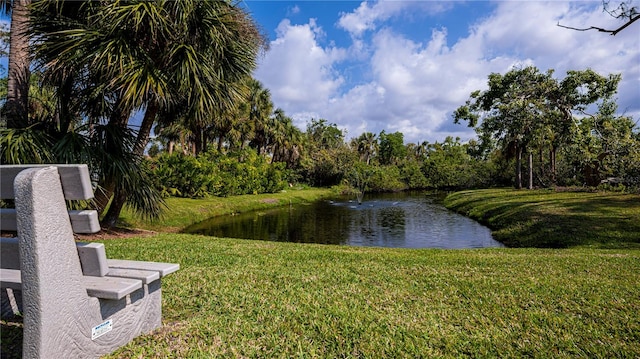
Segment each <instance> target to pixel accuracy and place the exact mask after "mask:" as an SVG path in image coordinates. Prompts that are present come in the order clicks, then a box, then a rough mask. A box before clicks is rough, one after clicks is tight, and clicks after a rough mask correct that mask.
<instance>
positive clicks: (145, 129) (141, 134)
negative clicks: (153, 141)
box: [134, 101, 160, 156]
mask: <svg viewBox="0 0 640 359" xmlns="http://www.w3.org/2000/svg"><path fill="white" fill-rule="evenodd" d="M159 110H160V107H159V106H158V103H156V102H155V101H150V102H149V104H148V105H147V110H146V111H145V112H144V117H143V118H142V124H140V130H138V138H137V139H136V147H135V149H134V151H135V154H136V155H138V156H142V155H143V154H144V149H145V148H146V147H147V143H149V135H150V134H151V128H152V127H153V123H154V122H155V121H156V117H157V115H158V111H159Z"/></svg>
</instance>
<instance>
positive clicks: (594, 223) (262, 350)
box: [2, 189, 640, 358]
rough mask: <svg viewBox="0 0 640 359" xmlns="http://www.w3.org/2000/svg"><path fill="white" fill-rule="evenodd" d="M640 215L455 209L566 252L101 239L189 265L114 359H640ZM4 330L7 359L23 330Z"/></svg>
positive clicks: (634, 206)
mask: <svg viewBox="0 0 640 359" xmlns="http://www.w3.org/2000/svg"><path fill="white" fill-rule="evenodd" d="M289 195H290V194H289ZM274 196H276V197H274V198H275V199H277V198H278V197H277V196H278V195H274ZM270 198H271V197H270ZM246 200H247V201H249V202H250V200H249V199H246ZM256 200H257V201H259V203H260V205H262V204H263V203H266V202H267V201H266V200H265V198H262V197H257V198H256ZM639 200H640V196H637V195H624V194H611V193H608V194H607V193H564V192H553V191H533V192H531V191H511V190H504V189H503V190H482V191H469V192H462V193H459V194H454V195H452V196H450V197H449V198H448V199H447V201H446V203H447V205H448V206H450V207H452V208H453V207H455V208H456V209H457V210H459V211H461V212H463V213H466V214H469V215H471V216H474V217H476V218H479V219H480V220H482V221H483V222H485V223H487V224H488V225H490V226H491V227H492V228H493V229H494V234H496V233H497V234H498V235H497V237H499V238H500V239H501V240H503V241H505V242H507V241H511V242H509V243H512V244H514V243H515V244H518V245H520V246H529V247H544V246H545V245H547V246H552V247H561V248H562V249H553V248H499V249H481V250H437V249H420V250H416V249H389V248H366V247H346V246H328V245H314V244H292V243H279V242H266V241H249V240H242V239H228V238H214V237H205V236H199V235H187V234H178V233H158V234H155V235H152V236H146V237H138V238H128V239H124V238H122V239H113V240H104V241H103V242H104V243H105V245H106V247H107V254H108V256H109V257H111V258H127V259H135V260H152V261H164V262H175V263H180V265H181V269H180V271H178V272H176V273H174V274H172V275H170V276H168V277H167V278H165V279H164V280H163V324H164V325H163V327H162V328H161V329H159V330H158V331H156V332H154V333H152V334H149V335H145V336H141V337H139V338H137V339H135V340H134V341H133V342H131V343H130V344H128V345H127V346H125V347H123V348H121V349H120V350H118V351H117V352H115V353H113V354H111V355H109V356H107V358H218V357H220V358H245V357H246V358H292V357H300V358H385V357H386V358H433V357H435V358H454V357H455V358H459V357H499V358H509V357H510V358H521V357H538V358H551V357H553V358H558V357H560V358H563V357H571V358H573V357H584V358H637V357H640V249H638V245H637V243H638V227H637V226H638V222H639V221H640V218H639V217H640V215H639V212H640V210H639V207H638V202H639ZM207 201H208V200H202V202H200V204H201V205H202V206H208V204H207ZM270 201H271V200H270ZM178 202H179V201H178ZM244 205H245V206H246V205H247V204H246V203H245V204H244ZM251 206H252V205H251V204H249V205H248V207H251ZM186 207H189V206H186ZM174 213H175V212H174ZM189 216H191V215H189ZM548 217H549V218H548ZM187 219H188V217H185V218H184V219H182V220H177V221H174V222H172V223H181V222H185V223H186V222H188V220H187ZM542 224H545V226H541V225H542ZM156 225H157V224H156ZM172 227H173V226H172ZM171 230H172V231H175V227H174V228H171ZM545 241H546V242H545ZM2 329H3V333H2V347H3V350H2V354H3V357H11V356H10V355H8V356H5V354H6V353H7V351H6V349H7V348H9V349H11V348H12V346H11V344H15V342H16V340H12V338H13V337H15V334H16V330H15V327H12V326H8V325H5V323H3V326H2ZM13 348H15V346H14V347H13ZM18 357H19V356H18Z"/></svg>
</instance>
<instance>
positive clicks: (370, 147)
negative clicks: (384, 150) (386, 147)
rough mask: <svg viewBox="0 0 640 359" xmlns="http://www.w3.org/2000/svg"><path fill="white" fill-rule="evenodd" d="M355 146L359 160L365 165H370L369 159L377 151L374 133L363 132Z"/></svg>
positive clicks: (376, 140)
mask: <svg viewBox="0 0 640 359" xmlns="http://www.w3.org/2000/svg"><path fill="white" fill-rule="evenodd" d="M356 146H357V149H358V153H359V154H360V159H361V160H362V161H364V162H365V163H366V164H370V163H371V158H372V157H373V156H374V155H375V154H376V152H377V151H378V139H377V138H376V135H375V134H374V133H371V132H364V133H363V134H361V135H360V136H359V137H358V138H357V139H356Z"/></svg>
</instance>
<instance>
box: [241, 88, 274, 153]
mask: <svg viewBox="0 0 640 359" xmlns="http://www.w3.org/2000/svg"><path fill="white" fill-rule="evenodd" d="M246 103H247V106H248V112H249V114H248V115H249V121H250V122H251V123H253V129H254V130H253V131H254V136H253V139H252V141H251V142H250V146H251V147H253V148H255V149H256V150H257V151H258V153H259V154H264V153H265V152H266V149H267V146H268V144H269V143H268V141H269V131H270V129H269V128H268V126H269V120H270V116H271V114H272V111H273V102H272V101H271V92H269V89H265V88H264V87H263V86H262V84H261V83H260V82H259V81H257V80H255V79H250V80H249V96H248V97H247V100H246ZM277 111H278V110H276V112H277Z"/></svg>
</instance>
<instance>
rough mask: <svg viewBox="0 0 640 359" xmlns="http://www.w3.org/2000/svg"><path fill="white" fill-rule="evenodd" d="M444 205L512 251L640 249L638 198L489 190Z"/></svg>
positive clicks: (454, 196) (463, 195)
mask: <svg viewBox="0 0 640 359" xmlns="http://www.w3.org/2000/svg"><path fill="white" fill-rule="evenodd" d="M444 204H445V206H447V207H448V208H449V209H452V210H455V211H457V212H460V213H462V214H465V215H467V216H469V217H471V218H474V219H476V220H478V221H479V222H481V223H483V224H486V225H487V226H488V227H490V228H491V229H492V230H493V236H494V238H496V239H497V240H499V241H501V242H503V243H505V244H506V245H507V246H510V247H545V248H566V247H592V248H640V195H633V194H622V193H611V192H595V193H589V192H558V191H554V190H535V191H527V190H520V191H518V190H512V189H489V190H475V191H463V192H457V193H454V194H452V195H450V196H448V197H447V198H446V199H445V202H444Z"/></svg>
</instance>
